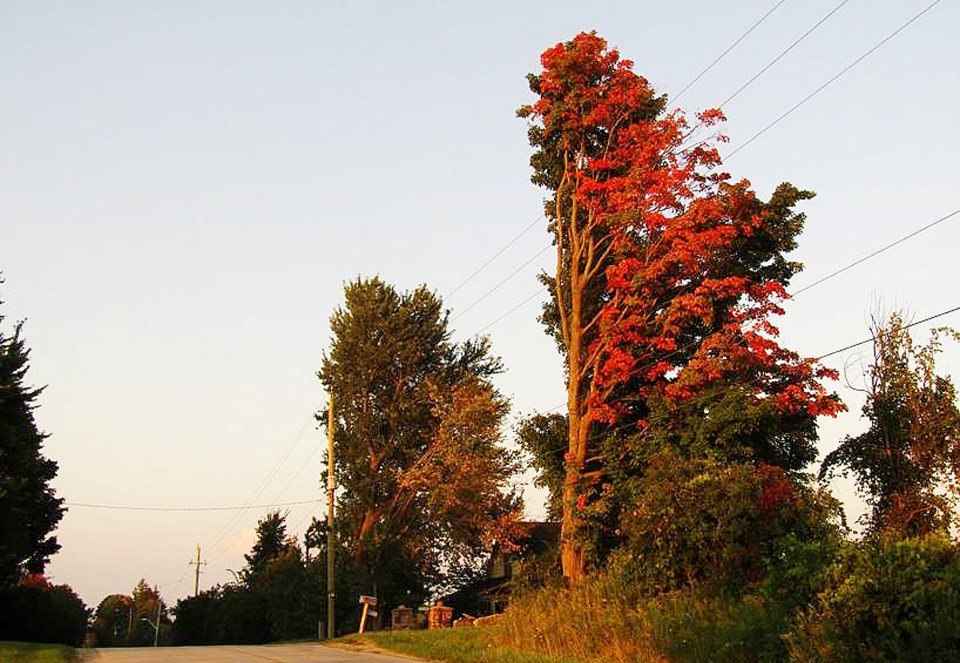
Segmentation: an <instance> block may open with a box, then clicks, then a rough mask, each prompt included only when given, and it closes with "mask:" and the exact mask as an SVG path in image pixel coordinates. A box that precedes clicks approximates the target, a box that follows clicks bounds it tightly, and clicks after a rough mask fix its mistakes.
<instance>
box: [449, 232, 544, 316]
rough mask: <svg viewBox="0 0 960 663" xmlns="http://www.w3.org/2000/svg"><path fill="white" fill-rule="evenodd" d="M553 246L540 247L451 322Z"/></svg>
mask: <svg viewBox="0 0 960 663" xmlns="http://www.w3.org/2000/svg"><path fill="white" fill-rule="evenodd" d="M552 246H553V244H547V245H546V246H545V247H543V248H542V249H540V251H538V252H537V254H536V255H534V256H533V257H532V258H530V259H529V260H527V261H526V262H525V263H523V264H522V265H520V266H519V267H517V268H516V269H515V270H513V271H512V272H510V274H508V275H507V276H506V277H505V278H503V279H502V280H501V281H500V282H499V283H497V284H496V285H495V286H493V287H492V288H490V289H489V290H487V291H486V292H485V293H483V294H482V295H480V297H478V298H477V299H476V300H475V301H474V302H473V303H472V304H470V306H468V307H467V308H465V309H463V310H462V311H460V312H459V313H458V314H457V315H455V316H454V317H453V318H452V319H451V320H450V322H451V323H453V322H456V321H457V320H459V319H460V318H462V317H463V315H464V314H465V313H466V312H467V311H469V310H470V309H472V308H473V307H474V306H476V305H477V304H479V303H480V302H482V301H483V300H484V299H486V298H487V297H489V296H490V295H492V294H493V293H494V292H496V291H497V290H499V289H500V288H501V287H502V286H503V284H504V283H506V282H507V281H509V280H510V279H512V278H513V277H514V276H516V275H517V274H519V273H520V272H521V271H522V270H523V268H524V267H526V266H527V265H529V264H530V263H532V262H533V261H534V260H536V259H537V258H539V257H540V256H542V255H543V254H544V253H546V251H547V250H548V249H550V248H551V247H552Z"/></svg>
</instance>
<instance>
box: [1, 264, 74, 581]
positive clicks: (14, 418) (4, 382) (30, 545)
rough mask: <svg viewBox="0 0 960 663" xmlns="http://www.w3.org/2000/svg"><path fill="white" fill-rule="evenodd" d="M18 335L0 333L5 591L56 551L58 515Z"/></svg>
mask: <svg viewBox="0 0 960 663" xmlns="http://www.w3.org/2000/svg"><path fill="white" fill-rule="evenodd" d="M2 283H3V280H2V279H0V284H2ZM2 303H3V302H2V301H0V305H2ZM2 323H3V315H2V314H0V324H2ZM22 331H23V324H22V323H18V324H16V325H15V326H14V329H13V334H12V335H7V334H6V333H4V332H3V330H2V329H0V585H5V586H8V587H10V586H13V585H15V584H16V583H17V582H18V581H19V580H20V578H21V577H23V576H24V575H26V574H28V573H42V572H43V570H44V567H45V566H46V564H47V562H48V560H49V558H50V556H51V555H52V554H54V553H55V552H57V551H58V550H59V549H60V544H58V543H57V538H56V537H55V536H53V535H52V532H53V531H54V530H55V529H56V527H57V524H58V523H59V522H60V519H61V518H62V517H63V513H64V507H63V500H62V499H60V498H58V497H56V493H55V491H54V490H53V488H52V487H51V486H50V482H51V481H52V480H53V478H54V477H55V476H56V475H57V463H56V462H54V461H52V460H50V459H49V458H46V457H45V456H44V455H43V454H42V450H41V447H42V446H43V441H44V439H45V438H46V435H45V434H44V433H42V432H40V430H38V428H37V424H36V422H35V421H34V417H33V412H34V410H35V409H36V407H37V398H38V397H39V396H40V393H41V392H42V391H43V389H42V388H34V387H30V386H28V384H27V370H28V368H29V358H30V351H29V350H28V349H27V347H26V344H25V342H24V339H23V335H22Z"/></svg>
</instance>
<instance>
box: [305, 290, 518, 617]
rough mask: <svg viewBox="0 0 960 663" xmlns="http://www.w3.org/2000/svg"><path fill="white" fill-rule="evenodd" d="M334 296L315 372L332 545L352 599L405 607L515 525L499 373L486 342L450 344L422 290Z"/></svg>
mask: <svg viewBox="0 0 960 663" xmlns="http://www.w3.org/2000/svg"><path fill="white" fill-rule="evenodd" d="M344 294H345V304H344V306H343V307H341V308H339V309H337V310H336V311H335V312H334V313H333V315H332V316H331V319H330V327H331V330H332V332H333V338H332V339H331V343H330V348H329V351H328V352H327V353H326V354H325V355H324V358H323V365H322V368H321V370H320V371H319V373H318V377H319V378H320V380H321V381H322V383H323V385H324V387H325V388H326V390H327V392H328V393H330V394H331V395H332V397H333V403H334V413H335V431H334V432H335V435H334V438H335V450H336V451H335V454H336V455H335V457H336V465H335V471H336V476H337V482H338V485H339V486H341V487H342V489H343V490H342V491H341V492H340V493H339V495H338V499H337V505H338V512H337V513H338V516H337V519H338V520H337V522H338V523H339V524H338V530H339V535H340V536H339V538H340V540H341V541H342V542H343V545H344V546H345V547H346V551H345V553H346V555H347V557H348V559H349V561H350V565H351V567H352V568H353V569H354V574H353V575H354V577H356V578H357V580H358V581H359V582H360V584H361V589H362V591H364V592H365V593H370V592H375V593H377V594H378V595H379V596H380V597H381V599H385V600H386V601H387V602H388V603H393V604H396V603H400V602H408V601H415V600H417V599H422V598H424V597H425V593H426V592H427V591H428V590H429V589H430V588H431V587H434V586H437V585H438V584H440V583H442V582H443V577H444V575H445V574H444V571H445V570H454V569H456V568H458V567H460V566H462V565H463V564H470V563H474V562H475V561H476V555H477V554H478V553H479V551H480V549H481V548H483V547H484V546H489V545H491V544H492V543H493V542H494V541H495V540H505V539H506V538H508V537H509V535H510V529H511V527H512V526H513V524H514V523H515V522H516V520H517V517H518V514H519V507H520V505H519V500H518V498H517V497H516V495H515V494H514V493H513V492H512V491H511V490H510V489H509V488H508V482H509V480H510V478H511V476H512V475H513V474H514V472H515V471H516V470H517V463H516V462H515V461H514V460H512V459H511V457H510V456H509V454H508V453H507V451H506V450H505V449H504V448H503V447H502V446H501V445H500V426H501V423H502V421H503V418H504V416H505V414H506V412H507V408H508V404H507V401H506V400H505V399H504V398H503V397H502V396H501V395H500V394H499V393H498V392H497V391H496V389H495V388H494V387H493V385H492V384H491V382H490V378H491V377H492V376H493V375H495V374H496V373H497V372H499V371H500V370H501V366H500V362H499V360H497V359H495V358H494V357H492V356H491V355H490V350H489V345H488V342H487V340H486V339H473V340H469V341H465V342H463V343H454V342H452V341H451V339H450V331H449V329H448V316H447V313H446V312H444V310H443V305H442V302H441V300H440V299H439V298H438V297H437V296H436V295H435V294H433V293H432V292H430V291H429V290H427V288H426V287H423V286H421V287H419V288H417V289H415V290H413V291H412V292H408V293H398V292H397V291H396V290H395V289H394V288H393V287H392V286H390V285H388V284H386V283H384V282H383V281H381V280H380V279H378V278H372V279H366V280H361V279H357V280H356V281H354V282H352V283H349V284H347V285H346V287H345V292H344ZM318 419H319V420H320V421H323V422H325V421H326V414H325V413H322V414H319V415H318Z"/></svg>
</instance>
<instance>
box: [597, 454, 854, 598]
mask: <svg viewBox="0 0 960 663" xmlns="http://www.w3.org/2000/svg"><path fill="white" fill-rule="evenodd" d="M838 520H839V507H838V505H837V503H836V501H835V500H833V499H832V498H831V497H829V496H828V495H826V494H823V493H820V492H817V491H813V490H811V489H809V488H807V487H806V486H804V485H802V484H800V483H798V482H796V481H794V480H793V479H791V478H789V477H788V476H787V475H786V474H785V473H784V472H783V471H782V470H780V469H779V468H777V467H773V466H771V465H753V464H750V463H721V462H719V461H716V460H712V459H708V458H703V459H691V458H685V457H682V456H681V455H679V454H677V453H676V452H673V451H670V450H664V451H661V452H659V453H657V454H655V455H654V456H653V457H652V458H651V461H650V465H649V467H648V469H647V472H646V474H645V476H644V479H643V481H642V482H641V484H640V486H639V490H638V492H637V495H636V497H635V498H634V500H633V502H632V504H631V505H630V507H629V509H628V510H627V512H626V513H625V514H624V518H623V521H622V523H621V528H622V530H623V539H624V540H623V544H622V545H621V546H620V548H619V549H618V550H617V551H616V552H615V553H614V556H615V558H616V559H617V560H619V562H620V563H621V564H622V566H623V569H624V571H625V572H626V573H627V574H628V575H629V577H630V578H631V580H632V581H633V582H635V583H637V584H638V585H639V586H640V587H641V588H642V591H643V592H644V593H646V594H648V595H654V594H656V593H659V592H666V591H673V590H677V589H682V588H684V587H693V586H698V587H713V588H716V589H717V590H718V591H721V592H723V591H740V589H742V588H744V587H747V586H750V585H752V584H755V583H757V582H759V581H761V580H763V579H764V578H765V577H766V575H767V573H768V572H769V570H770V566H771V564H773V563H776V561H777V551H778V549H779V547H780V542H781V541H782V540H783V539H785V538H786V537H788V536H794V537H800V538H801V539H804V540H810V541H819V540H822V539H825V538H831V537H836V536H837V533H838V527H837V525H836V524H835V523H836V522H837V521H838Z"/></svg>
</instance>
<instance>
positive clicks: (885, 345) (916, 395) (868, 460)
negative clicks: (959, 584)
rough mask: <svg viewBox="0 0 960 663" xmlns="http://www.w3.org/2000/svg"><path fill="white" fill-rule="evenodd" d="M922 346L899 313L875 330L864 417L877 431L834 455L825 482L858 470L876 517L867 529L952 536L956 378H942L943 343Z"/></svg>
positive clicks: (959, 457) (958, 449) (951, 334)
mask: <svg viewBox="0 0 960 663" xmlns="http://www.w3.org/2000/svg"><path fill="white" fill-rule="evenodd" d="M944 336H946V337H947V338H953V339H955V340H956V339H960V334H958V333H957V332H955V331H953V330H951V329H948V328H941V329H935V330H933V333H932V337H931V339H930V341H929V343H928V344H927V345H925V346H919V347H918V346H916V345H915V344H914V342H913V339H912V338H911V337H910V333H909V331H908V330H907V328H906V324H905V322H904V320H903V318H902V317H901V316H900V314H898V313H894V314H892V315H891V316H890V318H889V319H888V320H887V321H886V322H885V323H884V324H882V325H880V324H876V323H875V324H874V329H873V339H874V342H873V354H874V359H873V364H872V365H871V366H870V369H869V388H868V393H867V402H866V404H865V405H864V406H863V414H864V416H865V417H866V418H867V420H868V421H869V422H870V428H869V429H868V430H867V431H866V432H865V433H862V434H861V435H858V436H856V437H849V436H848V437H847V438H845V439H844V440H843V442H841V444H840V446H839V447H838V448H837V449H836V450H835V451H833V452H832V453H830V454H828V455H827V457H826V458H825V459H824V461H823V466H822V468H821V470H820V474H821V477H824V476H830V475H832V474H834V473H837V472H840V473H842V474H844V475H846V474H847V473H848V472H852V473H853V475H854V477H855V479H856V482H857V488H858V490H859V492H860V494H861V495H862V496H863V497H864V498H865V499H866V501H867V503H868V504H869V505H870V507H871V511H870V514H869V516H868V517H867V520H866V525H867V528H868V531H870V532H872V533H879V532H884V533H887V534H895V535H897V536H901V537H906V536H916V535H922V534H927V533H930V532H934V531H946V530H947V528H948V527H949V526H950V525H951V524H952V523H953V522H954V519H953V507H954V502H955V498H956V495H957V490H958V488H960V485H958V483H957V481H958V476H960V409H958V408H957V395H956V390H955V388H954V386H953V383H952V382H951V380H950V378H949V377H943V376H939V375H937V374H936V357H937V355H938V354H939V353H940V350H941V343H940V339H941V337H944Z"/></svg>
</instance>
